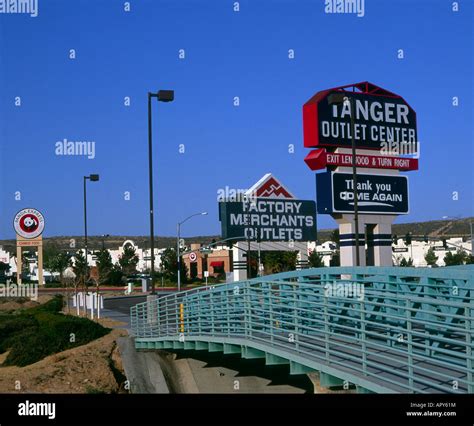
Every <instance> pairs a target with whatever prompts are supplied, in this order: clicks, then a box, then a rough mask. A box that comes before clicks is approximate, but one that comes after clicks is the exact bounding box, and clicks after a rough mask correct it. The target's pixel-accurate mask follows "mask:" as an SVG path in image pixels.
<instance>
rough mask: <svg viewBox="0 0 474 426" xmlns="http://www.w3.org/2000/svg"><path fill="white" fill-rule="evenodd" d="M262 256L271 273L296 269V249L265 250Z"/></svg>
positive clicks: (266, 267)
mask: <svg viewBox="0 0 474 426" xmlns="http://www.w3.org/2000/svg"><path fill="white" fill-rule="evenodd" d="M261 258H262V263H263V264H264V265H265V269H266V270H268V272H269V273H271V274H275V273H278V272H285V271H292V270H294V269H296V258H297V252H295V251H264V252H262V253H261Z"/></svg>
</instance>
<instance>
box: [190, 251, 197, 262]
mask: <svg viewBox="0 0 474 426" xmlns="http://www.w3.org/2000/svg"><path fill="white" fill-rule="evenodd" d="M189 260H190V261H191V262H196V260H197V254H196V253H194V252H191V253H189Z"/></svg>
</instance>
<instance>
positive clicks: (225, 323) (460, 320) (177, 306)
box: [131, 266, 474, 393]
mask: <svg viewBox="0 0 474 426" xmlns="http://www.w3.org/2000/svg"><path fill="white" fill-rule="evenodd" d="M473 299H474V266H470V267H463V268H456V267H453V268H432V269H431V268H400V267H393V268H380V267H365V268H364V267H361V268H346V267H341V268H317V269H306V270H301V271H293V272H287V273H282V274H276V275H271V276H266V277H261V278H256V279H252V280H248V281H241V282H236V283H230V284H222V285H218V286H214V287H211V288H209V289H205V288H198V289H195V290H190V291H186V292H181V293H175V294H172V295H168V296H163V297H159V298H157V299H155V300H153V301H151V302H145V303H141V304H138V305H136V306H134V307H132V309H131V324H132V332H133V335H134V336H135V342H136V347H137V348H164V347H174V348H186V349H188V348H190V349H197V348H198V346H200V347H199V348H200V349H202V348H208V349H209V348H211V346H212V350H223V351H224V353H226V348H227V350H228V349H229V348H230V349H232V348H234V349H235V348H240V350H241V352H242V354H243V355H244V354H245V353H247V352H248V350H249V348H250V350H253V351H254V352H253V354H254V355H255V356H262V357H265V358H266V359H267V360H268V359H269V358H271V357H272V356H273V357H277V358H278V359H279V360H286V361H287V362H288V363H289V364H290V369H291V370H292V372H298V371H299V372H301V371H303V372H305V371H319V372H321V373H322V374H327V375H330V376H331V377H335V378H337V379H340V380H344V381H347V382H349V383H353V384H356V385H357V386H359V387H361V388H363V389H366V390H370V391H374V392H404V393H406V392H414V393H433V392H435V393H438V392H441V393H443V392H446V393H467V392H468V393H474V382H473V366H474V358H473V357H474V355H473V353H474V352H473V345H474V339H473V337H474V336H473V333H474V319H473V314H474V300H473ZM202 344H204V346H202ZM206 345H207V346H206ZM231 352H235V350H231ZM297 367H299V368H297Z"/></svg>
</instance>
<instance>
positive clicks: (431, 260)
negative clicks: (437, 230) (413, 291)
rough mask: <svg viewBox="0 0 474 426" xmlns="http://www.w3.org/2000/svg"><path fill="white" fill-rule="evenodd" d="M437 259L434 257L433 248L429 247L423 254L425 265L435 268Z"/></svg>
mask: <svg viewBox="0 0 474 426" xmlns="http://www.w3.org/2000/svg"><path fill="white" fill-rule="evenodd" d="M438 259H439V257H438V256H436V254H435V251H434V249H433V247H430V248H429V249H428V251H427V252H426V254H425V261H426V264H427V265H430V266H436V262H437V261H438Z"/></svg>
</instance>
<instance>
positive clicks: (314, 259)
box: [308, 250, 324, 268]
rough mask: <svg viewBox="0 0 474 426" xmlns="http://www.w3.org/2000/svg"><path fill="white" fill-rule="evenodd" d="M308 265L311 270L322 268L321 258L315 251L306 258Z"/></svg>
mask: <svg viewBox="0 0 474 426" xmlns="http://www.w3.org/2000/svg"><path fill="white" fill-rule="evenodd" d="M308 263H309V266H311V267H312V268H321V267H322V266H324V262H323V256H321V255H320V254H319V253H318V252H317V251H316V250H312V251H311V253H310V254H309V256H308Z"/></svg>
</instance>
